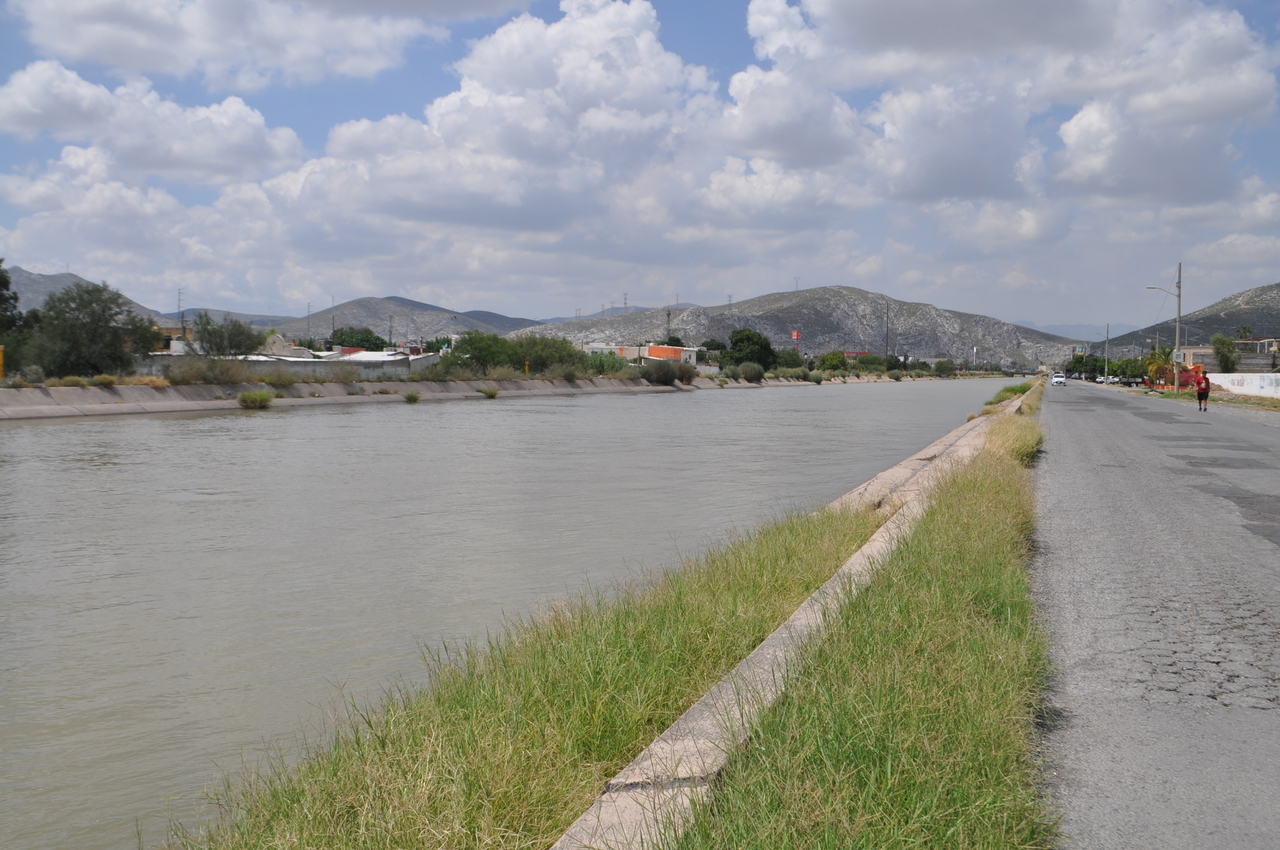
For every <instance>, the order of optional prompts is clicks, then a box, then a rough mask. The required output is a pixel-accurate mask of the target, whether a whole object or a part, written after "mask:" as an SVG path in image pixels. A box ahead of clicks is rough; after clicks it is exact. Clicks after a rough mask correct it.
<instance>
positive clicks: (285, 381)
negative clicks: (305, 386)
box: [262, 371, 298, 389]
mask: <svg viewBox="0 0 1280 850" xmlns="http://www.w3.org/2000/svg"><path fill="white" fill-rule="evenodd" d="M262 383H264V384H266V385H267V386H269V387H275V388H277V389H280V388H282V387H291V386H293V385H294V384H296V383H298V379H297V378H296V377H294V376H293V375H290V374H289V373H288V372H283V371H282V372H272V373H271V374H270V375H266V376H264V377H263V378H262Z"/></svg>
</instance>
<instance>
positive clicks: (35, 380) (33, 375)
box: [22, 365, 44, 384]
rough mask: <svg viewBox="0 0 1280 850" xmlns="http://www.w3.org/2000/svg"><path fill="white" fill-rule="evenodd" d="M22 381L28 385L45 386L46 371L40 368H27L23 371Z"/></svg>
mask: <svg viewBox="0 0 1280 850" xmlns="http://www.w3.org/2000/svg"><path fill="white" fill-rule="evenodd" d="M22 380H24V381H26V382H27V383H28V384H43V383H44V370H43V369H41V368H40V367H39V366H34V365H33V366H27V367H26V368H24V369H23V370H22Z"/></svg>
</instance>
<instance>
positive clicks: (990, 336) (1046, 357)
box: [511, 286, 1077, 368]
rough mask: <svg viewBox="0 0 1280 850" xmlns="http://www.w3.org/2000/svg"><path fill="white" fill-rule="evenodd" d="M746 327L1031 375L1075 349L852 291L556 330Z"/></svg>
mask: <svg viewBox="0 0 1280 850" xmlns="http://www.w3.org/2000/svg"><path fill="white" fill-rule="evenodd" d="M744 327H746V328H751V329H752V330H755V331H759V332H760V333H762V334H764V335H765V336H766V337H768V338H769V341H770V342H772V343H773V345H774V347H775V348H779V347H783V346H787V347H790V346H791V345H792V344H793V343H792V337H791V334H792V331H795V330H798V331H800V348H801V351H802V352H808V353H809V354H815V355H816V354H820V353H822V352H825V351H832V350H843V351H868V352H871V353H874V354H883V353H885V350H886V348H887V349H888V351H889V353H891V354H898V355H904V354H905V355H911V356H914V357H947V358H950V359H952V360H968V359H970V357H972V356H973V354H974V351H973V349H974V347H975V346H976V347H977V359H978V360H979V361H982V362H992V361H995V362H1000V363H1004V364H1008V365H1012V366H1019V367H1026V368H1035V367H1036V366H1038V365H1039V364H1041V363H1045V364H1049V363H1056V362H1060V361H1062V360H1065V359H1067V358H1068V357H1069V356H1070V352H1071V347H1072V345H1074V344H1076V342H1077V341H1076V340H1072V339H1069V338H1065V337H1060V336H1056V335H1054V334H1048V333H1044V332H1042V331H1037V330H1032V329H1030V328H1024V327H1021V326H1019V325H1014V324H1011V323H1009V322H1002V321H1000V320H999V319H993V318H991V317H989V316H979V315H976V314H973V313H960V312H957V311H954V310H944V309H942V308H940V307H935V306H934V305H932V304H922V303H917V302H909V301H899V300H897V299H894V298H890V297H889V296H887V295H883V294H881V293H875V292H868V291H866V290H863V289H857V288H855V287H851V286H823V287H816V288H813V289H801V290H798V291H791V292H775V293H771V294H769V295H761V296H759V297H757V298H749V299H747V300H745V301H739V302H736V303H734V304H733V305H723V306H719V307H690V308H687V309H683V310H679V311H675V310H673V311H672V315H671V320H670V324H669V325H668V323H667V308H656V309H651V310H646V311H643V312H639V313H631V314H628V315H624V316H616V317H606V318H584V319H570V320H566V321H563V322H558V323H556V325H555V333H556V334H558V335H562V336H565V337H567V338H569V339H570V340H572V341H573V342H575V343H578V344H585V343H605V344H613V345H634V344H637V343H640V342H644V341H645V340H655V339H665V338H666V337H667V336H668V331H669V332H670V333H671V334H674V335H675V336H678V337H680V338H681V339H683V340H684V341H685V342H686V343H687V344H690V345H697V344H698V343H700V342H702V341H704V340H706V339H719V340H721V341H724V342H728V340H729V334H730V333H732V332H733V331H734V330H737V329H738V328H744ZM530 332H532V331H531V330H529V329H524V330H520V331H516V332H515V333H513V334H511V335H512V336H518V335H522V334H526V333H530Z"/></svg>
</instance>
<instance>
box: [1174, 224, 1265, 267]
mask: <svg viewBox="0 0 1280 850" xmlns="http://www.w3.org/2000/svg"><path fill="white" fill-rule="evenodd" d="M1187 259H1188V260H1189V261H1191V262H1196V263H1200V264H1201V265H1205V266H1262V267H1265V268H1266V270H1267V271H1268V273H1270V274H1273V275H1274V274H1276V268H1277V267H1280V236H1262V235H1258V234H1256V233H1232V234H1230V235H1229V236H1224V237H1222V238H1221V239H1219V240H1217V241H1216V242H1210V243H1206V244H1200V245H1196V246H1193V247H1192V248H1191V250H1189V251H1188V252H1187Z"/></svg>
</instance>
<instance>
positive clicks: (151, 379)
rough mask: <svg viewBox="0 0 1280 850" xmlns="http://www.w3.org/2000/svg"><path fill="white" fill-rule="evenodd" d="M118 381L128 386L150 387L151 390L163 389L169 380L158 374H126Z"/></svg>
mask: <svg viewBox="0 0 1280 850" xmlns="http://www.w3.org/2000/svg"><path fill="white" fill-rule="evenodd" d="M120 383H121V384H124V385H125V386H129V387H151V389H153V390H163V389H165V388H166V387H168V386H169V382H168V381H167V380H165V379H164V378H162V377H160V376H159V375H128V376H126V377H124V378H121V379H120Z"/></svg>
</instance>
